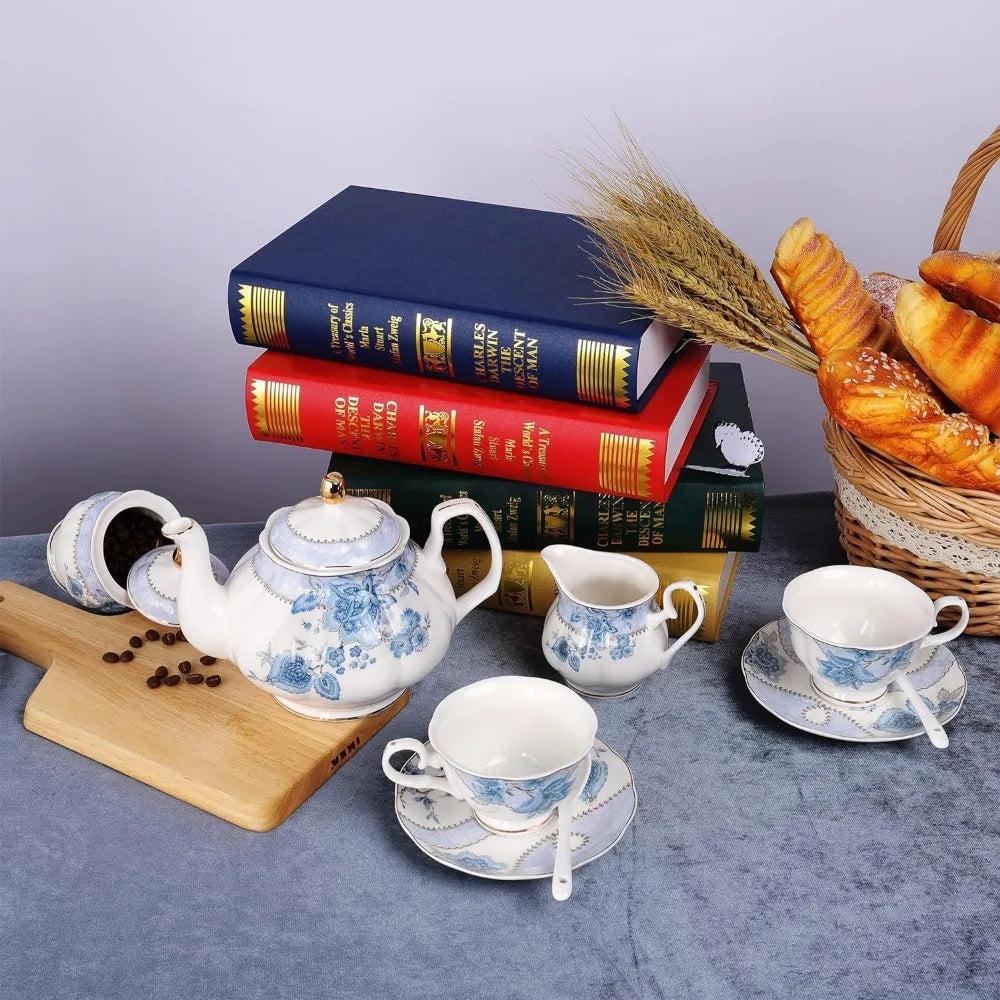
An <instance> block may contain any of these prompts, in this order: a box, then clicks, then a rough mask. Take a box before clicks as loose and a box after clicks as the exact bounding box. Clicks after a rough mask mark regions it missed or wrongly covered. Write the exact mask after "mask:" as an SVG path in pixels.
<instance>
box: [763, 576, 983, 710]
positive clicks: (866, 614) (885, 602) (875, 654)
mask: <svg viewBox="0 0 1000 1000" xmlns="http://www.w3.org/2000/svg"><path fill="white" fill-rule="evenodd" d="M781 606H782V610H783V611H784V612H785V617H786V618H787V619H788V621H789V624H790V628H789V630H788V631H789V634H790V636H791V640H792V650H793V652H794V653H795V655H796V657H798V659H799V661H800V662H801V663H802V664H803V666H804V667H805V668H806V669H807V670H808V671H809V673H810V674H811V675H812V679H813V684H815V686H816V688H817V689H818V690H819V691H820V692H821V693H822V694H825V695H827V696H829V697H831V698H839V699H840V700H841V701H851V702H865V701H873V700H874V699H875V698H879V697H881V696H882V695H883V694H884V693H885V691H886V688H887V687H888V685H889V683H890V682H891V681H892V680H893V678H895V677H898V676H899V675H900V674H902V673H904V672H905V671H906V669H907V667H908V666H909V665H910V662H911V661H912V659H913V656H914V654H915V653H916V652H917V650H918V649H923V648H924V647H925V646H939V645H941V643H944V642H948V641H950V640H951V639H954V638H956V637H957V636H959V635H961V634H962V632H963V631H964V630H965V626H966V625H968V624H969V609H968V607H967V605H966V603H965V601H963V600H962V598H961V597H941V598H939V599H938V600H936V601H931V599H930V598H929V597H928V596H927V595H926V594H925V593H924V592H923V591H922V590H921V589H920V588H919V587H916V586H914V585H913V584H912V583H910V582H909V581H908V580H905V579H903V577H901V576H897V575H896V574H895V573H890V572H888V571H887V570H884V569H873V568H871V567H868V566H823V567H821V568H820V569H814V570H812V571H811V572H809V573H803V574H802V575H801V576H797V577H795V579H794V580H792V581H791V583H789V584H788V586H787V587H785V594H784V597H783V599H782V602H781ZM947 607H956V608H960V609H961V614H960V617H959V621H958V624H957V625H955V626H954V627H952V628H950V629H948V630H947V631H946V632H938V633H935V634H933V635H932V634H930V631H931V629H932V628H933V627H934V623H935V620H936V619H937V616H938V613H939V612H940V611H941V609H942V608H947Z"/></svg>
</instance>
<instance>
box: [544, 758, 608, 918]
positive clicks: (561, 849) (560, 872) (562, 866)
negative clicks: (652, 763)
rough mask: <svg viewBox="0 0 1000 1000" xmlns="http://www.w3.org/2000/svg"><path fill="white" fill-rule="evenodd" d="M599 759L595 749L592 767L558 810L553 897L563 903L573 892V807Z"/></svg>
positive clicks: (579, 780)
mask: <svg viewBox="0 0 1000 1000" xmlns="http://www.w3.org/2000/svg"><path fill="white" fill-rule="evenodd" d="M596 759H597V757H596V756H595V754H594V753H593V751H592V752H591V755H590V767H588V768H587V770H586V771H584V773H583V774H581V775H580V777H579V779H578V780H577V783H576V787H575V788H574V789H573V794H572V795H570V797H569V798H568V799H566V800H565V801H564V802H563V803H562V804H561V805H560V806H558V808H557V810H556V812H557V814H558V818H557V826H556V860H555V865H554V866H553V868H552V897H553V899H558V900H559V902H560V903H561V902H562V901H563V900H564V899H569V897H570V896H571V895H572V894H573V849H572V848H573V844H572V841H573V807H574V806H575V805H576V802H577V799H579V798H580V793H581V792H582V791H583V790H584V788H586V787H587V779H588V778H589V777H590V768H591V767H593V766H594V761H595V760H596Z"/></svg>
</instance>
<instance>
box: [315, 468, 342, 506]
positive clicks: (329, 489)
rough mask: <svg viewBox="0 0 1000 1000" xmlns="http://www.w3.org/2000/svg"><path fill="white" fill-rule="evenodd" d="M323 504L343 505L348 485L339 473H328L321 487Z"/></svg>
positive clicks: (320, 493) (320, 492)
mask: <svg viewBox="0 0 1000 1000" xmlns="http://www.w3.org/2000/svg"><path fill="white" fill-rule="evenodd" d="M319 495H320V496H321V497H322V498H323V503H343V501H344V498H345V497H346V496H347V483H345V482H344V477H343V476H342V475H341V474H340V473H339V472H328V473H327V474H326V475H325V476H324V477H323V482H322V483H320V486H319Z"/></svg>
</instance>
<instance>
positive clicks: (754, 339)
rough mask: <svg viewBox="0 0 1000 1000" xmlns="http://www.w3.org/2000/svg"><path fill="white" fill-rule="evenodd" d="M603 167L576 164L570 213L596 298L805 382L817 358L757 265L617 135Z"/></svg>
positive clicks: (631, 143) (632, 144) (626, 137)
mask: <svg viewBox="0 0 1000 1000" xmlns="http://www.w3.org/2000/svg"><path fill="white" fill-rule="evenodd" d="M621 133H622V143H621V147H620V148H619V149H618V151H617V155H616V156H614V157H612V158H611V160H610V161H609V162H603V161H602V162H600V163H597V162H594V161H577V162H575V163H574V164H573V165H572V170H573V173H574V175H575V176H576V178H577V180H578V181H579V182H580V184H581V185H582V187H583V190H584V197H583V198H582V199H581V200H580V201H579V203H578V204H576V205H575V206H574V208H575V210H576V212H577V214H578V215H579V216H580V218H581V219H582V220H583V222H584V224H585V225H586V226H587V228H588V229H589V230H590V231H591V233H592V234H593V236H594V249H593V252H592V256H593V257H594V259H595V261H596V262H597V264H598V266H599V268H600V272H601V275H602V276H601V278H600V279H599V281H598V287H597V295H598V297H599V298H601V299H602V300H604V301H607V302H611V303H614V304H619V305H628V306H633V307H634V306H636V305H638V306H640V307H641V308H642V309H644V310H648V311H649V312H650V313H652V314H654V315H655V316H658V317H660V318H661V319H664V320H666V321H667V322H668V323H672V324H674V325H675V326H679V327H682V328H683V329H685V330H689V331H690V332H691V333H692V334H694V336H695V337H697V338H698V339H699V340H702V341H705V342H706V343H710V344H720V345H722V346H724V347H732V348H735V349H736V350H740V351H751V352H753V353H756V354H761V355H764V356H767V357H769V358H772V359H773V360H775V361H778V362H780V363H781V364H784V365H787V366H788V367H790V368H794V369H796V370H797V371H801V372H805V373H807V374H814V373H815V372H816V368H817V365H818V361H817V358H816V355H815V354H814V353H813V350H812V348H811V347H810V346H809V343H808V341H807V340H806V339H805V337H804V336H803V335H802V331H801V330H800V329H799V328H798V326H797V325H796V323H795V320H794V318H793V317H792V315H791V313H790V312H789V311H788V309H787V307H786V306H785V304H784V302H782V301H781V300H780V299H779V298H778V297H777V296H776V295H775V293H774V292H773V291H772V289H771V286H770V285H769V284H768V282H767V279H766V278H765V277H764V275H763V274H761V272H760V269H759V268H758V267H757V266H756V264H754V262H753V261H752V260H751V259H750V258H749V257H748V256H747V255H746V254H745V253H744V252H743V251H742V250H741V249H740V248H739V247H738V246H737V245H736V244H735V243H734V242H733V241H732V240H730V239H729V237H728V236H726V235H725V233H723V232H721V231H720V230H719V229H718V228H716V226H714V225H713V224H712V223H711V222H710V221H709V220H708V219H707V218H705V216H704V215H703V214H702V213H701V212H700V211H699V210H698V208H697V206H696V205H695V204H694V202H693V201H691V199H690V198H689V197H688V196H687V195H686V194H684V193H683V192H682V191H681V190H679V189H678V188H677V187H675V186H674V185H673V184H671V183H669V182H668V181H666V180H664V179H663V178H662V177H661V176H660V175H659V174H658V173H657V171H656V169H655V168H654V167H653V165H652V163H651V162H650V160H649V158H648V157H647V156H646V154H645V153H644V152H643V150H642V149H641V148H640V147H639V145H638V144H637V143H636V141H635V139H634V138H633V137H632V136H631V134H630V133H629V132H628V130H627V129H625V128H624V126H622V127H621Z"/></svg>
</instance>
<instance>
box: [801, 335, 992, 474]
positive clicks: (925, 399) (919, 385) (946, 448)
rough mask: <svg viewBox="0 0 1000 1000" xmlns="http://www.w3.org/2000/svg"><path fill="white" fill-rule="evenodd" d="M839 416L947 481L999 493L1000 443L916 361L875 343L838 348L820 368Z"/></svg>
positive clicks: (864, 436)
mask: <svg viewBox="0 0 1000 1000" xmlns="http://www.w3.org/2000/svg"><path fill="white" fill-rule="evenodd" d="M816 378H817V382H818V384H819V391H820V395H821V396H822V397H823V402H824V403H826V406H827V409H828V410H829V411H830V413H831V415H832V416H833V418H834V419H835V420H836V421H837V422H838V423H839V424H840V425H841V426H842V427H843V428H845V429H846V430H847V431H849V432H850V433H851V434H853V435H854V436H855V437H857V438H858V439H859V440H861V441H863V442H864V443H865V444H868V445H871V446H872V447H873V448H877V449H878V450H879V451H881V452H884V453H885V454H887V455H891V456H892V457H893V458H898V459H900V460H901V461H903V462H907V463H908V464H909V465H912V466H914V467H915V468H917V469H920V470H921V471H922V472H925V473H927V474H928V475H929V476H931V477H933V478H934V479H937V480H938V481H940V482H942V483H946V484H947V485H949V486H957V487H959V488H961V489H970V490H988V491H989V492H991V493H1000V444H998V443H997V442H995V441H993V440H992V439H991V438H990V432H989V429H988V428H987V427H986V426H985V425H984V424H981V423H979V422H978V421H976V420H974V419H973V418H972V417H971V416H969V414H968V413H948V412H946V410H945V408H944V403H945V400H944V399H943V397H942V396H941V395H940V393H939V392H938V390H937V389H936V388H935V387H934V385H933V384H932V383H931V381H930V380H929V379H928V378H927V376H926V375H924V373H923V372H922V371H921V370H920V369H919V368H917V367H916V366H915V365H912V364H908V363H906V362H901V361H897V360H895V359H893V358H890V357H889V356H888V355H887V354H885V353H884V352H883V351H877V350H873V349H872V348H870V347H863V346H862V347H850V348H845V349H842V350H839V351H833V352H831V353H830V354H828V355H827V357H826V358H824V359H823V362H822V363H821V364H820V367H819V371H818V372H817V373H816Z"/></svg>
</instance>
